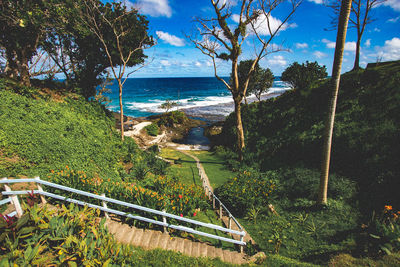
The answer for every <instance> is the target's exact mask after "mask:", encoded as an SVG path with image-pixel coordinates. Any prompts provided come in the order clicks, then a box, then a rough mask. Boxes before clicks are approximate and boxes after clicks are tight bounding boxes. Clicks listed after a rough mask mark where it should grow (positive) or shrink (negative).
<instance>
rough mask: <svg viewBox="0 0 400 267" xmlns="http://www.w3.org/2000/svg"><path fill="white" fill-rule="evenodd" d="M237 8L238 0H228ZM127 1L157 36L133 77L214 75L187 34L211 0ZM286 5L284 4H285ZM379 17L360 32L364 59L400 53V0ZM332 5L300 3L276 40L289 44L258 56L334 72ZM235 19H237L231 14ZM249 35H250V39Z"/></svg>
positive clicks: (277, 64)
mask: <svg viewBox="0 0 400 267" xmlns="http://www.w3.org/2000/svg"><path fill="white" fill-rule="evenodd" d="M227 1H228V2H229V1H230V3H231V5H232V11H233V13H235V9H236V8H237V5H236V2H238V0H227ZM125 3H126V4H127V5H128V6H135V7H136V8H139V10H140V13H142V14H144V15H146V16H147V18H148V20H149V24H150V34H151V35H153V36H154V37H157V38H158V40H157V45H156V46H155V47H153V48H151V49H149V50H147V51H146V54H147V55H148V56H149V62H148V65H146V66H145V67H144V68H142V69H141V70H139V71H137V72H135V73H134V74H133V75H132V76H131V77H209V76H213V75H214V72H213V71H214V70H213V67H212V65H211V61H210V59H209V58H208V57H207V56H205V55H203V54H202V53H201V52H200V51H199V50H197V49H196V48H195V47H194V45H193V44H192V43H191V42H190V41H189V40H188V39H187V38H186V37H185V35H190V34H191V33H193V31H194V29H195V24H194V23H193V18H194V17H213V16H214V12H213V9H212V6H211V3H210V1H208V0H138V1H135V2H134V3H133V2H129V1H125ZM286 4H287V3H285V4H283V5H282V6H281V8H280V9H278V10H277V12H275V13H272V17H273V18H276V19H281V20H282V19H283V15H284V14H285V12H287V5H286ZM285 5H286V6H285ZM372 14H373V17H374V18H375V21H374V22H372V23H371V24H369V25H367V28H366V31H365V33H364V35H363V37H362V46H361V56H360V65H361V66H362V67H365V65H366V63H368V62H376V61H377V60H378V59H380V60H381V61H389V60H399V59H400V27H399V25H400V0H388V1H386V2H384V4H382V5H380V6H377V7H375V8H374V9H373V11H372ZM332 15H333V13H332V10H331V9H329V8H327V7H325V6H324V5H322V0H304V2H303V3H302V4H301V6H300V7H299V8H298V9H297V11H296V12H295V14H294V16H293V17H292V19H291V20H290V21H289V23H288V24H287V27H286V29H285V30H284V31H281V32H280V34H279V35H278V36H277V37H276V38H275V39H274V41H273V43H275V44H283V46H284V47H285V48H286V49H287V50H289V51H288V52H286V51H282V52H278V53H274V54H270V55H268V56H266V57H265V58H264V59H262V61H261V62H260V65H261V66H262V67H264V68H267V67H268V68H270V69H271V70H272V71H273V73H274V74H275V75H280V74H281V73H282V71H283V70H284V69H285V68H286V67H288V66H289V65H290V64H291V63H293V62H295V61H297V62H300V63H302V62H305V61H306V60H308V61H318V63H319V64H320V65H326V67H327V69H328V73H329V74H330V73H331V68H332V62H333V55H334V46H335V39H336V31H327V30H325V29H326V28H329V27H330V22H331V16H332ZM228 23H229V24H231V25H234V24H235V21H234V20H232V19H231V20H229V22H228ZM356 36H357V35H356V30H355V29H352V28H349V29H348V32H347V39H346V43H347V44H346V49H345V55H344V62H343V67H342V69H343V72H346V71H349V70H350V69H351V68H352V67H353V64H354V55H355V42H356V40H357V39H356ZM249 40H250V39H249ZM249 44H250V42H248V43H247V44H244V46H243V55H242V56H241V59H250V58H251V57H252V54H251V53H252V51H253V50H252V46H249ZM218 73H219V75H221V76H228V75H229V73H230V65H229V63H228V64H227V63H224V62H220V63H219V68H218Z"/></svg>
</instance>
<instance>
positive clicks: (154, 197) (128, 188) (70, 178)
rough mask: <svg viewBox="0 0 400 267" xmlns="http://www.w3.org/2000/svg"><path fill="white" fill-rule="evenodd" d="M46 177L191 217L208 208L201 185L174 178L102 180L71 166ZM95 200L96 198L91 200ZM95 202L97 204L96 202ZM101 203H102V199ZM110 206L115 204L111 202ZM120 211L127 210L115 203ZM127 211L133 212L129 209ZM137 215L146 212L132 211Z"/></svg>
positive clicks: (74, 195)
mask: <svg viewBox="0 0 400 267" xmlns="http://www.w3.org/2000/svg"><path fill="white" fill-rule="evenodd" d="M47 179H48V180H50V181H52V182H54V183H58V184H62V185H65V186H68V187H72V188H75V189H79V190H83V191H87V192H92V193H95V194H98V195H100V194H102V193H105V194H106V196H107V197H111V198H115V199H118V200H121V201H126V202H129V203H133V204H138V205H141V206H145V207H148V208H152V209H156V210H163V209H165V210H166V211H167V212H170V213H173V214H176V215H180V214H182V215H183V216H189V217H190V216H192V215H193V213H194V212H195V211H196V210H197V209H200V210H203V209H206V208H208V207H209V205H208V203H207V201H206V197H205V195H204V192H203V189H202V188H201V187H200V186H198V185H194V184H192V185H186V184H183V183H180V182H178V181H175V180H174V179H171V178H167V177H164V176H159V177H155V178H149V179H151V181H146V180H144V178H143V177H140V178H138V179H136V180H133V181H120V180H112V179H103V178H101V177H98V176H93V175H90V174H87V173H85V172H83V171H75V170H73V169H71V168H69V167H68V166H66V167H65V168H63V169H61V170H58V171H51V172H50V174H49V175H48V176H47ZM48 190H51V191H54V192H57V193H61V194H62V195H66V194H67V193H66V192H64V191H59V190H56V189H52V188H48ZM67 195H68V196H71V197H78V198H79V199H82V200H86V198H83V197H81V196H77V195H76V194H72V193H71V194H67ZM91 202H92V203H93V201H92V200H91ZM94 204H96V203H94ZM98 204H101V203H100V202H99V203H98ZM109 206H110V207H114V206H115V205H113V204H110V205H109ZM115 207H117V208H118V209H119V210H121V209H124V207H121V206H115ZM126 211H130V212H132V210H130V209H126ZM133 212H134V213H135V214H136V213H139V214H145V215H147V216H149V214H147V213H143V212H139V211H133Z"/></svg>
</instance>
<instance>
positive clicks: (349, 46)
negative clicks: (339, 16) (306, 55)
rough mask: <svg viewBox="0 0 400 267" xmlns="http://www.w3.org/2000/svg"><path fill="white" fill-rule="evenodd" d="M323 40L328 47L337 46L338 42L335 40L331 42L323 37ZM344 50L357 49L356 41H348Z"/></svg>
mask: <svg viewBox="0 0 400 267" xmlns="http://www.w3.org/2000/svg"><path fill="white" fill-rule="evenodd" d="M322 42H323V43H325V44H326V47H327V48H335V46H336V43H335V42H331V41H329V40H327V39H322ZM344 50H345V51H352V52H354V51H356V42H346V43H345V44H344Z"/></svg>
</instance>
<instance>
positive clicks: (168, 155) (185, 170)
mask: <svg viewBox="0 0 400 267" xmlns="http://www.w3.org/2000/svg"><path fill="white" fill-rule="evenodd" d="M160 156H161V157H163V158H165V159H167V160H171V161H172V162H173V163H174V164H172V165H170V166H169V167H168V169H167V176H168V177H171V178H174V179H177V180H179V181H180V182H182V183H185V184H189V185H190V184H195V185H201V181H200V176H199V172H198V170H197V166H196V161H195V160H194V159H193V158H191V157H189V156H187V155H185V154H183V153H182V152H179V151H177V150H175V149H171V148H163V149H162V150H161V153H160Z"/></svg>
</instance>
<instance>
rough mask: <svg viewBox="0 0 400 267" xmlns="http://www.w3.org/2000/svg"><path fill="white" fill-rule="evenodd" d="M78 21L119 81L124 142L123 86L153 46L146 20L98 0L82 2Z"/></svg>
mask: <svg viewBox="0 0 400 267" xmlns="http://www.w3.org/2000/svg"><path fill="white" fill-rule="evenodd" d="M81 18H82V20H83V22H85V23H86V25H87V26H88V28H89V29H90V31H91V32H92V33H94V34H95V35H96V36H97V38H98V40H100V42H101V44H102V46H103V48H104V51H105V53H106V55H107V57H108V60H109V63H110V69H111V73H112V74H113V76H114V78H115V80H116V81H117V82H118V88H119V106H120V129H121V139H122V140H124V109H123V104H122V91H123V86H124V84H125V82H126V80H127V78H128V77H129V76H130V75H131V74H132V73H133V72H135V71H137V70H138V69H140V68H141V67H143V66H144V62H145V58H146V57H147V56H146V55H144V53H143V50H144V49H147V48H150V47H151V46H153V45H154V41H153V38H152V36H149V35H148V33H147V31H148V21H147V19H146V17H145V16H142V15H140V14H139V13H138V11H137V10H136V9H131V10H128V9H127V7H126V6H125V5H123V4H122V3H120V2H111V3H107V4H103V3H101V2H100V1H98V0H87V1H85V9H84V12H82V14H81ZM132 66H139V67H137V68H135V69H134V70H130V71H128V69H127V67H132Z"/></svg>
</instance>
